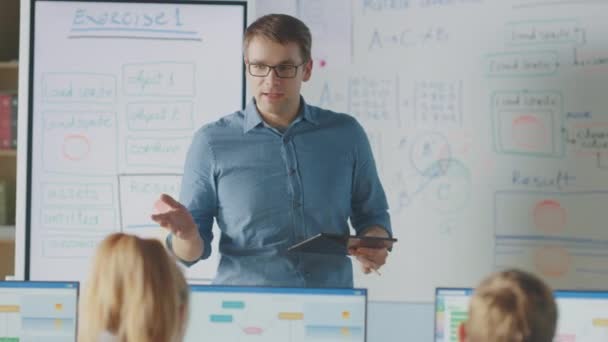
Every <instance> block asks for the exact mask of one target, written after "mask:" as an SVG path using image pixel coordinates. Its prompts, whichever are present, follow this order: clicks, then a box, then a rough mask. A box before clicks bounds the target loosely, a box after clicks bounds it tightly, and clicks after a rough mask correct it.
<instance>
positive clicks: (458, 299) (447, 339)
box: [435, 288, 473, 342]
mask: <svg viewBox="0 0 608 342" xmlns="http://www.w3.org/2000/svg"><path fill="white" fill-rule="evenodd" d="M472 295H473V289H471V288H437V289H436V290H435V341H436V342H458V326H459V325H460V323H462V322H463V321H465V320H466V319H467V312H468V310H469V301H470V299H471V296H472Z"/></svg>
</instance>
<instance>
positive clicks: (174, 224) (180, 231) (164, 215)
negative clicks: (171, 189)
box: [150, 194, 200, 240]
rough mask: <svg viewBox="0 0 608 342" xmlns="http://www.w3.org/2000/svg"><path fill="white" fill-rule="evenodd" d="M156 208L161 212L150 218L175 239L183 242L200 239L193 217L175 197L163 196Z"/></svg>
mask: <svg viewBox="0 0 608 342" xmlns="http://www.w3.org/2000/svg"><path fill="white" fill-rule="evenodd" d="M154 206H155V207H156V209H157V210H158V211H160V212H158V213H156V214H152V215H151V216H150V217H151V218H152V220H154V222H156V223H158V224H159V225H160V226H161V227H163V228H165V229H167V230H168V231H170V232H171V234H173V235H174V236H175V237H177V238H179V239H182V240H194V239H199V238H200V236H199V234H198V230H197V229H196V223H194V219H193V218H192V215H190V212H189V211H188V209H186V207H184V206H183V205H182V204H181V203H179V202H178V201H176V200H175V199H174V198H173V197H171V196H169V195H167V194H162V195H160V198H159V199H158V201H157V202H156V203H155V205H154Z"/></svg>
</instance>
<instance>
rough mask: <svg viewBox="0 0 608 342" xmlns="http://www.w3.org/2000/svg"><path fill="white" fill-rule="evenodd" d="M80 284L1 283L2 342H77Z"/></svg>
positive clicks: (0, 325) (0, 338)
mask: <svg viewBox="0 0 608 342" xmlns="http://www.w3.org/2000/svg"><path fill="white" fill-rule="evenodd" d="M77 308H78V283H77V282H44V281H42V282H41V281H0V341H21V342H29V341H31V342H34V341H45V342H75V341H76V322H77V316H78V315H77Z"/></svg>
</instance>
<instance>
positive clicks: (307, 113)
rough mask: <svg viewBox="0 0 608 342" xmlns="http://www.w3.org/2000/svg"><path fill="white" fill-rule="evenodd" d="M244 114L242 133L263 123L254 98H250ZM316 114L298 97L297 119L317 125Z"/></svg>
mask: <svg viewBox="0 0 608 342" xmlns="http://www.w3.org/2000/svg"><path fill="white" fill-rule="evenodd" d="M244 113H245V123H244V125H243V133H247V132H249V131H250V130H252V129H253V128H254V127H257V126H258V125H260V124H263V123H264V121H263V120H262V116H261V115H260V112H259V111H258V108H257V106H256V104H255V98H251V101H249V103H247V106H246V107H245V110H244ZM316 114H317V113H316V112H315V110H314V109H313V108H312V107H311V106H309V105H308V104H306V101H304V98H303V97H302V96H300V113H298V117H301V118H303V119H304V120H306V121H308V122H310V123H312V124H314V125H318V124H319V120H318V119H317V115H316ZM296 120H297V119H296Z"/></svg>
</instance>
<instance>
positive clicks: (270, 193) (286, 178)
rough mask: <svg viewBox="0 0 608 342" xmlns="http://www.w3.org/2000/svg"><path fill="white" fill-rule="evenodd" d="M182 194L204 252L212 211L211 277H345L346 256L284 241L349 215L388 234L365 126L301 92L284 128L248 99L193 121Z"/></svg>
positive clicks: (245, 281)
mask: <svg viewBox="0 0 608 342" xmlns="http://www.w3.org/2000/svg"><path fill="white" fill-rule="evenodd" d="M180 202H181V203H182V204H183V205H184V206H186V207H187V208H188V210H189V211H190V213H191V214H192V216H193V217H194V220H195V222H196V224H197V225H198V230H199V232H200V235H201V237H202V238H203V240H204V246H205V247H204V248H205V251H204V254H203V256H202V259H205V258H208V257H209V255H210V254H211V244H210V243H211V240H212V239H213V234H212V231H211V228H212V225H213V219H214V218H215V219H216V221H217V225H218V227H219V228H220V231H221V236H220V242H219V249H220V253H221V258H220V262H219V266H218V272H217V276H216V278H215V280H214V283H216V284H235V285H264V286H294V287H352V286H353V276H352V264H351V260H350V258H349V257H347V256H329V255H317V254H304V253H290V252H287V251H286V250H287V248H288V247H289V246H291V245H293V244H295V243H296V242H299V241H301V240H303V239H306V238H309V237H311V236H313V235H316V234H317V233H320V232H329V233H340V234H348V233H349V225H348V220H349V219H350V221H351V224H352V226H353V228H354V229H355V230H356V231H357V233H362V232H363V231H364V230H365V229H366V228H368V227H370V226H372V225H380V226H382V227H384V228H386V230H387V231H388V232H389V234H391V227H390V219H389V215H388V211H387V210H388V205H387V201H386V196H385V194H384V190H383V188H382V185H381V184H380V180H379V179H378V174H377V172H376V166H375V163H374V159H373V156H372V152H371V148H370V145H369V141H368V139H367V136H366V134H365V132H364V131H363V128H362V127H361V126H360V125H359V123H357V121H356V120H355V119H354V118H353V117H351V116H348V115H346V114H339V113H334V112H331V111H328V110H323V109H321V108H318V107H314V106H310V105H307V104H306V103H305V102H304V100H303V99H301V105H300V113H299V115H298V117H297V118H296V120H294V122H293V123H292V124H291V125H290V126H289V127H288V128H287V129H286V130H284V132H280V131H278V130H276V129H274V128H272V127H270V126H268V125H266V124H265V123H264V121H263V120H262V118H261V116H260V114H259V112H258V110H257V108H256V105H255V100H252V101H251V102H250V103H249V104H248V105H247V107H246V108H245V110H242V111H238V112H235V113H233V114H230V115H228V116H225V117H223V118H222V119H220V120H218V121H216V122H214V123H211V124H208V125H205V126H203V127H202V128H201V129H199V130H198V131H197V132H196V133H195V135H194V138H193V141H192V145H191V146H190V149H189V151H188V156H187V158H186V164H185V168H184V176H183V179H182V187H181V193H180ZM391 235H392V234H391ZM167 242H168V245H169V246H171V239H168V241H167ZM186 264H192V263H186Z"/></svg>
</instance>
